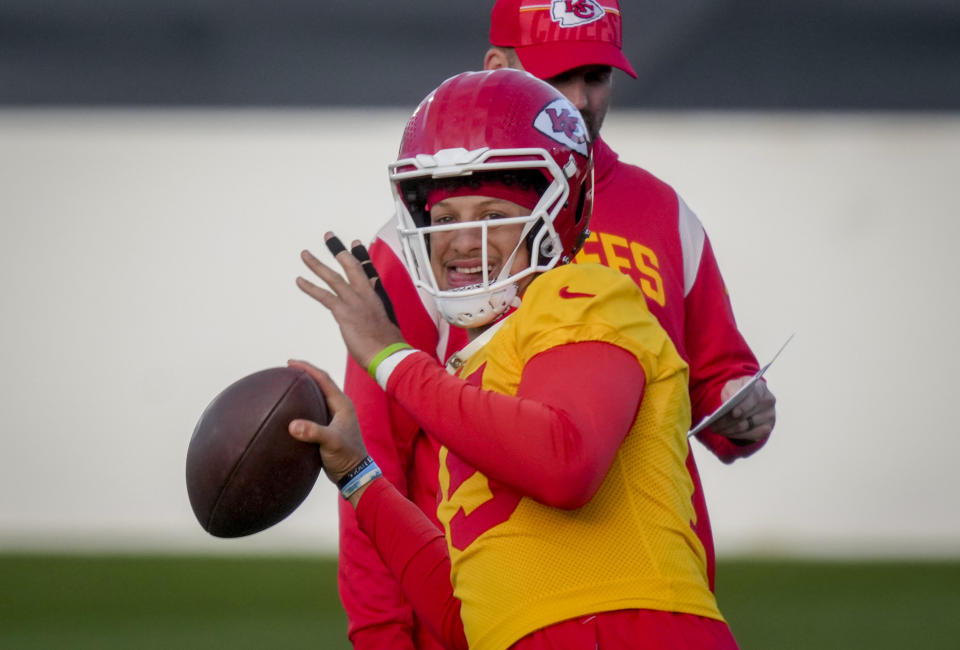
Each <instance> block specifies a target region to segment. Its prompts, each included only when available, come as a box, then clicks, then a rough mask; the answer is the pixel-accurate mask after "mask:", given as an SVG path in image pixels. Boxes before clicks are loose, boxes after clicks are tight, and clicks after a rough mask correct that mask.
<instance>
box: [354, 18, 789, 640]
mask: <svg viewBox="0 0 960 650" xmlns="http://www.w3.org/2000/svg"><path fill="white" fill-rule="evenodd" d="M621 34H622V30H621V20H620V5H619V3H618V2H617V1H616V0H597V1H596V2H594V1H592V0H591V1H586V0H584V1H580V0H577V1H574V2H569V1H567V0H554V1H552V2H544V1H542V0H498V1H497V2H496V3H495V4H494V7H493V11H492V14H491V24H490V43H491V47H490V49H489V50H488V51H487V52H486V54H485V57H484V67H485V68H487V69H493V68H500V67H513V68H523V69H526V70H527V71H528V72H530V73H532V74H533V75H534V76H536V77H538V78H541V79H545V80H546V81H548V82H549V83H550V84H551V85H553V86H554V87H556V88H557V89H558V90H560V91H561V92H562V93H563V94H564V95H565V96H566V97H567V98H568V99H569V100H570V101H571V102H572V103H573V104H574V105H575V106H576V107H577V108H578V109H580V111H581V113H582V114H583V116H584V118H585V121H586V123H587V129H588V131H589V132H590V133H591V134H592V135H593V136H595V137H594V151H593V157H594V167H595V174H596V184H595V194H596V196H595V207H594V213H593V218H592V222H591V227H590V230H591V234H590V236H589V238H588V240H587V242H586V243H585V245H584V247H583V248H582V249H581V250H580V252H579V253H578V254H577V257H576V260H575V261H577V262H599V263H601V264H605V265H607V266H610V267H612V268H615V269H617V270H619V271H621V272H622V273H624V274H625V275H627V276H628V277H630V278H631V279H632V280H633V281H634V282H635V283H636V284H637V286H638V287H640V289H641V292H642V294H643V296H644V299H645V301H646V304H647V307H648V308H649V310H650V311H651V312H652V313H653V314H654V315H655V316H656V317H657V319H658V320H659V321H660V323H661V324H662V325H663V327H664V329H665V330H666V331H667V333H668V335H669V336H670V339H671V340H672V342H673V344H674V346H675V347H676V348H677V351H678V352H679V353H680V356H681V357H683V358H684V359H685V360H686V361H687V363H688V364H689V367H690V396H691V403H692V408H693V415H694V418H693V420H694V422H698V421H699V420H700V419H701V418H702V417H703V416H705V415H706V414H708V413H710V412H712V411H713V410H714V409H715V408H716V407H717V406H719V404H720V403H721V402H722V401H723V400H724V399H725V398H726V397H728V396H729V395H731V394H733V393H734V392H735V391H736V390H737V389H738V388H739V387H740V386H741V385H742V384H743V383H744V382H745V381H746V380H747V378H749V376H751V375H752V374H753V373H754V372H756V370H757V369H758V364H757V362H756V359H755V357H754V355H753V353H752V352H751V351H750V349H749V347H748V346H747V344H746V342H745V340H744V338H743V336H742V335H741V334H740V332H739V330H738V328H737V326H736V322H735V320H734V317H733V310H732V309H731V306H730V300H729V298H728V295H727V290H726V287H725V285H724V282H723V278H722V276H721V274H720V271H719V267H718V265H717V261H716V258H715V257H714V253H713V248H712V246H711V243H710V240H709V238H708V237H707V234H706V232H705V231H704V228H703V226H702V225H701V223H700V221H699V220H698V219H697V217H696V216H695V215H694V213H693V212H692V211H691V210H690V208H689V207H688V206H687V205H686V203H685V202H684V201H683V199H682V198H681V197H680V196H679V195H678V194H677V192H676V191H674V189H673V188H672V187H670V186H669V185H667V184H666V183H664V182H662V181H660V180H659V179H657V178H656V177H654V176H653V175H652V174H650V173H649V172H647V171H645V170H643V169H641V168H639V167H636V166H633V165H629V164H626V163H624V162H623V161H621V160H620V159H619V158H618V156H617V154H616V153H615V152H614V151H613V150H612V149H611V148H610V146H609V145H608V144H607V143H606V142H605V141H604V140H602V139H599V138H597V137H596V136H598V134H599V133H600V130H601V127H602V124H603V121H604V117H605V116H606V112H607V108H608V105H609V102H610V97H611V92H612V73H613V69H619V70H622V71H623V72H625V73H626V74H628V75H630V76H636V75H635V72H634V70H633V68H632V66H631V65H630V62H629V61H628V60H627V58H626V56H624V53H623V51H622V49H621V44H622V42H621ZM370 255H371V257H372V258H373V262H374V264H375V265H376V268H377V269H378V270H379V272H380V275H381V277H382V281H383V286H384V287H386V290H387V292H388V293H389V294H390V296H391V297H392V300H393V305H394V309H395V310H396V317H397V319H398V322H399V325H400V328H401V330H402V331H403V334H404V337H405V338H406V340H407V341H408V342H409V343H410V344H412V345H413V346H414V347H416V348H418V349H420V350H424V351H427V352H429V353H431V354H434V355H435V356H436V357H437V358H438V359H440V360H443V361H445V360H446V359H447V358H449V356H450V355H451V354H452V353H453V352H455V351H456V350H458V349H460V347H462V346H463V345H464V343H465V342H466V336H465V334H464V331H463V330H461V329H459V328H456V327H450V326H449V324H448V323H447V322H446V321H445V320H444V319H442V318H441V317H440V316H439V313H438V310H437V306H436V305H435V303H434V300H433V298H432V297H431V295H430V294H429V292H427V291H424V290H423V289H418V288H417V287H416V286H415V285H414V283H413V282H412V281H411V279H410V276H409V274H408V273H407V270H406V268H405V266H404V265H403V264H402V262H401V259H402V252H401V243H400V239H399V237H398V236H397V230H396V223H395V221H391V222H390V223H388V224H387V225H386V226H385V227H384V228H383V230H382V231H381V232H380V234H379V236H378V237H377V239H376V240H375V241H374V242H373V243H372V245H371V247H370ZM345 390H346V392H347V394H348V395H350V397H351V398H352V400H353V402H354V404H355V405H356V406H357V411H358V415H359V418H360V421H361V425H362V426H363V430H364V432H365V436H366V441H367V445H368V448H369V451H370V453H371V455H372V456H373V457H374V458H376V459H377V462H378V463H379V465H380V467H381V469H382V470H383V472H384V474H385V475H386V476H387V477H388V478H389V479H390V480H391V482H393V484H394V485H395V486H396V487H397V488H398V489H399V490H400V491H401V492H402V493H403V494H405V495H407V496H408V497H409V498H410V499H412V500H413V501H414V502H416V503H417V504H418V505H419V506H420V507H421V509H422V510H423V511H424V512H426V513H427V514H428V515H430V516H431V517H433V516H435V514H434V511H435V505H436V498H437V496H436V495H437V461H436V453H435V449H434V447H433V444H432V443H431V441H430V439H429V437H428V436H427V435H426V434H425V433H424V432H423V431H422V430H421V429H420V428H419V427H418V426H417V424H416V422H415V421H413V420H412V419H411V418H410V417H409V416H408V414H407V413H406V411H405V410H404V409H403V408H401V407H399V406H398V405H397V404H396V402H395V401H393V400H392V399H391V398H390V397H389V396H388V395H386V394H385V393H384V392H383V391H382V390H381V389H380V387H379V386H377V384H376V382H374V381H373V380H372V379H370V377H368V376H367V373H366V371H365V370H364V369H363V368H361V367H360V366H359V365H358V364H356V363H355V362H353V361H352V360H348V362H347V372H346V380H345ZM774 416H775V412H774V398H773V395H772V394H771V393H770V391H769V390H768V389H767V388H766V385H765V383H764V382H758V383H757V384H756V385H755V387H754V392H752V393H751V394H750V396H749V397H748V398H747V399H746V400H745V401H744V402H743V403H742V405H741V406H740V407H738V408H737V409H735V410H734V411H733V412H732V413H731V414H730V416H729V417H727V418H725V419H724V420H723V421H722V422H719V423H717V424H716V425H714V426H713V427H712V428H709V429H707V430H705V431H703V432H701V433H700V434H699V435H698V436H697V438H698V439H699V440H700V442H701V443H702V444H704V445H705V446H706V447H707V448H709V449H710V450H711V451H712V452H713V453H715V454H716V455H717V456H718V457H719V458H720V459H721V460H723V461H724V462H728V463H729V462H733V461H734V460H735V459H737V458H742V457H746V456H749V455H750V454H752V453H754V452H755V451H757V450H758V449H759V448H760V447H761V446H763V445H764V443H765V442H766V440H767V438H768V436H769V434H770V432H771V431H772V428H773V425H774ZM686 462H687V470H688V472H689V474H690V478H691V480H692V481H693V484H694V492H693V497H692V498H693V504H694V510H695V517H694V518H693V519H692V521H691V525H692V526H693V527H694V530H695V531H696V532H697V535H698V537H699V538H700V541H701V543H702V544H703V546H704V548H705V549H706V554H707V570H708V575H709V576H710V580H711V585H712V582H713V573H714V550H713V536H712V532H711V528H710V519H709V516H708V512H707V507H706V502H705V500H704V496H703V492H702V490H701V489H700V479H699V474H698V471H697V467H696V463H695V461H694V456H693V454H692V453H689V454H688V455H687V458H686ZM438 525H439V522H438ZM339 584H340V596H341V600H342V601H343V604H344V608H345V609H346V611H347V614H348V617H349V620H350V627H349V634H350V639H351V640H352V641H353V643H354V646H355V647H356V648H358V650H379V649H383V650H397V649H407V650H409V649H411V648H417V649H418V650H429V649H430V648H434V647H435V644H434V643H433V642H432V640H431V638H430V636H429V635H428V634H426V633H425V632H423V631H422V630H420V629H419V626H418V624H417V620H416V617H414V616H413V614H412V612H411V610H410V607H409V606H408V605H407V603H405V602H404V599H403V596H402V594H401V593H400V590H399V587H398V586H397V585H396V583H395V582H394V580H393V579H392V577H391V575H390V572H389V571H387V569H386V567H384V566H383V564H382V563H381V562H380V560H379V557H378V556H377V553H376V552H375V550H374V549H373V548H372V547H371V545H370V542H369V540H368V539H367V536H366V535H364V534H363V533H362V532H361V531H359V530H358V528H357V525H356V521H355V520H354V513H353V509H352V508H349V507H347V506H346V504H341V512H340V562H339Z"/></svg>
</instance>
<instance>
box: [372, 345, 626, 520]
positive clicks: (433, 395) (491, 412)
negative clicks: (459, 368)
mask: <svg viewBox="0 0 960 650" xmlns="http://www.w3.org/2000/svg"><path fill="white" fill-rule="evenodd" d="M644 380H645V376H644V372H643V368H642V367H641V365H640V363H639V362H638V361H637V359H636V357H634V355H633V354H632V353H630V352H628V351H626V350H624V349H622V348H619V347H616V346H614V345H611V344H609V343H601V342H595V341H586V342H580V343H572V344H567V345H563V346H558V347H555V348H551V349H550V350H547V351H545V352H542V353H540V354H538V355H536V356H535V357H534V358H533V359H531V360H530V361H529V362H528V363H527V365H526V367H525V368H524V370H523V375H522V377H521V381H520V386H519V388H518V391H517V396H516V397H514V396H511V395H503V394H501V393H496V392H493V391H489V390H483V389H481V388H479V387H477V386H474V385H472V384H470V383H468V382H465V381H463V380H462V379H459V378H457V377H453V376H451V375H450V374H448V373H447V372H446V370H445V369H444V368H443V367H442V366H441V365H439V364H438V363H437V361H436V360H435V359H433V358H431V357H430V355H428V354H425V353H421V352H418V353H415V354H412V355H410V356H409V357H408V358H407V359H404V360H403V361H402V362H401V363H400V365H399V366H398V367H397V369H396V370H395V371H394V373H393V375H391V377H390V380H389V382H388V384H387V392H388V393H389V394H390V395H391V396H392V397H393V398H394V399H396V400H397V401H398V402H399V403H400V404H401V405H402V406H404V407H405V408H406V409H407V411H409V412H410V414H411V415H412V416H413V417H414V419H416V420H417V421H418V422H419V424H420V426H421V427H422V428H423V429H424V430H425V431H427V432H429V433H430V435H432V436H433V437H434V438H436V439H437V440H438V441H439V442H440V443H442V444H443V445H445V446H447V447H448V448H449V449H450V450H451V451H453V452H454V453H455V454H456V455H457V456H459V457H460V458H461V459H462V460H464V461H465V462H466V463H467V464H469V465H470V466H472V467H474V468H476V469H478V470H479V471H481V472H482V473H483V474H485V475H486V476H487V477H488V478H491V479H493V480H495V481H498V482H500V483H503V484H505V485H507V486H509V487H511V488H512V489H514V490H516V491H517V492H519V493H521V494H523V495H524V496H529V497H531V498H533V499H536V500H537V501H540V502H541V503H544V504H546V505H549V506H553V507H556V508H570V509H572V508H579V507H581V506H582V505H584V504H585V503H587V502H588V501H589V500H590V498H591V497H592V496H593V495H594V493H595V492H596V491H597V489H598V488H599V487H600V483H601V482H602V481H603V477H604V476H606V473H607V470H608V469H609V468H610V465H611V463H612V462H613V457H614V455H615V454H616V452H617V449H618V448H619V447H620V443H621V442H623V439H624V437H625V436H626V434H627V432H628V431H629V429H630V425H631V424H632V423H633V420H634V418H635V417H636V414H637V408H638V407H639V405H640V400H641V398H642V397H643V389H644Z"/></svg>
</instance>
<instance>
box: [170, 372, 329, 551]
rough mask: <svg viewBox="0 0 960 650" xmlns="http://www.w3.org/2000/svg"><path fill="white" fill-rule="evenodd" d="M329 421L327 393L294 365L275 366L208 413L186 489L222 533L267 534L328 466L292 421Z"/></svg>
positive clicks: (190, 458)
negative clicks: (291, 427) (292, 430)
mask: <svg viewBox="0 0 960 650" xmlns="http://www.w3.org/2000/svg"><path fill="white" fill-rule="evenodd" d="M298 418H305V419H308V420H313V421H314V422H319V423H320V424H328V423H329V416H328V413H327V404H326V401H325V400H324V398H323V393H321V392H320V388H319V387H318V386H317V384H316V382H315V381H314V380H313V378H311V377H310V375H308V374H307V373H305V372H303V371H302V370H298V369H295V368H269V369H267V370H261V371H260V372H255V373H253V374H252V375H248V376H246V377H244V378H243V379H240V380H239V381H236V382H234V383H233V384H231V385H230V386H228V387H227V388H226V389H224V391H223V392H222V393H220V394H219V395H217V396H216V397H215V398H214V399H213V401H212V402H210V405H209V406H208V407H207V408H206V410H204V412H203V415H201V416H200V421H199V422H198V423H197V427H196V429H194V431H193V436H192V437H191V438H190V446H189V448H188V449H187V494H188V495H189V496H190V505H191V506H192V507H193V512H194V514H195V515H196V516H197V520H198V521H199V522H200V525H201V526H203V528H204V530H206V531H207V532H208V533H210V534H211V535H215V536H217V537H242V536H243V535H250V534H253V533H257V532H260V531H262V530H264V529H266V528H269V527H270V526H273V525H274V524H276V523H277V522H279V521H281V520H282V519H284V518H285V517H286V516H287V515H289V514H290V513H291V512H293V511H294V510H296V508H297V506H299V505H300V504H301V503H302V502H303V500H304V499H305V498H306V497H307V495H308V494H309V493H310V490H311V489H312V488H313V486H314V484H315V483H316V481H317V476H318V475H319V473H320V470H321V469H322V465H321V462H320V452H319V449H318V448H317V447H316V445H312V444H307V443H304V442H300V441H299V440H296V439H295V438H293V437H292V436H290V434H289V433H287V425H288V424H289V423H290V421H291V420H296V419H298Z"/></svg>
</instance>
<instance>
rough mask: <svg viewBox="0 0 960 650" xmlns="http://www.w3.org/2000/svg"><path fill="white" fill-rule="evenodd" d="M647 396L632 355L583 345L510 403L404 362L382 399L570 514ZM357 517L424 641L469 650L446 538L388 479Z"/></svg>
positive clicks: (524, 382)
mask: <svg viewBox="0 0 960 650" xmlns="http://www.w3.org/2000/svg"><path fill="white" fill-rule="evenodd" d="M644 386H645V375H644V372H643V368H642V367H641V366H640V363H639V362H638V361H637V359H636V357H634V356H633V354H631V353H629V352H627V351H626V350H623V349H622V348H618V347H616V346H613V345H610V344H607V343H599V342H592V341H588V342H581V343H572V344H568V345H564V346H559V347H555V348H551V349H550V350H547V351H546V352H543V353H541V354H539V355H537V356H536V357H534V358H533V359H531V360H530V362H529V363H528V364H527V365H526V367H525V368H524V370H523V375H522V378H521V381H520V386H519V388H518V391H517V396H515V397H514V396H510V395H503V394H500V393H495V392H492V391H488V390H483V389H481V388H479V387H477V386H474V385H471V384H469V383H467V382H465V381H463V380H462V379H459V378H456V377H453V376H451V375H449V374H448V373H447V372H446V370H444V368H443V367H442V366H440V365H439V364H438V363H437V362H436V360H435V359H433V358H431V357H430V356H429V355H427V354H424V353H417V354H413V355H411V356H410V357H408V358H407V359H405V360H404V361H403V362H402V363H401V364H400V365H399V366H398V367H397V369H396V370H395V371H394V373H393V375H391V377H390V381H389V383H388V387H387V389H388V392H389V393H391V394H392V395H393V397H394V398H395V399H396V400H397V401H398V402H399V403H401V404H403V405H404V406H405V407H406V408H407V409H408V410H409V411H410V413H411V414H412V415H413V416H414V418H415V419H417V420H418V421H419V422H420V425H421V426H422V427H423V428H424V429H425V430H427V431H430V432H431V433H432V434H434V435H435V436H436V438H437V439H438V440H439V441H440V442H442V443H443V444H444V445H446V446H447V447H449V448H450V449H451V450H452V451H453V452H454V453H456V454H458V455H459V456H460V457H461V458H462V459H463V460H465V461H466V462H468V463H469V464H471V465H472V466H473V467H475V468H477V469H478V470H480V471H482V472H483V473H484V474H485V475H486V476H488V477H489V478H492V479H494V480H497V481H500V482H502V483H504V484H505V485H508V486H510V487H511V488H513V489H515V490H517V491H518V492H520V493H521V494H524V495H525V496H529V497H531V498H534V499H537V500H538V501H541V502H543V503H545V504H547V505H552V506H555V507H564V508H576V507H579V506H581V505H583V504H585V503H586V502H587V501H589V499H590V497H592V496H593V494H594V493H595V492H596V490H597V489H598V488H599V486H600V483H601V482H602V481H603V477H604V476H605V475H606V473H607V471H608V469H609V467H610V464H611V463H612V462H613V457H614V455H615V454H616V452H617V449H618V448H619V446H620V444H621V443H622V442H623V439H624V437H625V436H626V434H627V432H628V431H629V429H630V425H631V424H632V422H633V420H634V418H635V417H636V412H637V409H638V407H639V405H640V401H641V399H642V397H643V391H644ZM356 515H357V523H358V525H359V526H360V528H361V530H363V531H364V533H366V534H367V536H368V537H369V538H370V539H371V541H372V542H373V544H374V546H375V547H376V549H377V552H378V553H379V554H380V557H381V559H383V561H384V564H386V566H387V567H389V568H390V571H391V573H392V574H393V575H394V576H395V577H396V578H397V580H398V581H399V582H400V585H401V588H402V589H403V592H404V595H405V596H406V597H407V599H408V600H409V602H410V603H411V605H412V606H413V608H414V611H415V612H416V614H417V616H418V617H419V618H420V619H421V620H422V621H423V623H424V624H425V625H426V626H427V628H428V629H429V630H430V632H431V633H432V634H434V635H435V636H436V637H437V638H438V639H439V640H441V641H442V642H443V643H444V645H445V646H446V647H448V648H453V649H460V648H466V647H467V643H466V638H465V637H464V634H463V623H462V621H461V619H460V602H459V601H458V600H457V599H456V598H455V597H454V596H453V586H452V585H451V583H450V556H449V554H448V552H447V546H446V543H445V541H444V539H443V534H442V533H441V532H440V531H438V530H437V528H436V526H435V525H434V524H433V522H431V521H430V519H429V518H428V517H427V516H426V515H424V513H423V512H421V511H420V509H419V508H418V507H417V506H416V505H415V504H413V503H412V502H411V501H409V500H407V499H406V498H404V497H403V495H401V494H400V493H399V492H397V491H396V489H394V488H393V487H392V486H391V485H390V484H389V482H388V481H385V480H378V481H375V482H374V483H373V484H371V485H370V486H369V487H368V488H367V490H366V492H365V493H364V494H363V496H362V497H361V499H360V502H359V504H358V505H357V510H356Z"/></svg>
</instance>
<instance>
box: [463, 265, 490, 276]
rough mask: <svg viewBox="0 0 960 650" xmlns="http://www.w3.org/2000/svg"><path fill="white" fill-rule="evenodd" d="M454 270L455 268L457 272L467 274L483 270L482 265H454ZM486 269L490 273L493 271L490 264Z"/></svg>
mask: <svg viewBox="0 0 960 650" xmlns="http://www.w3.org/2000/svg"><path fill="white" fill-rule="evenodd" d="M454 270H455V271H456V272H457V273H467V274H468V273H482V272H483V267H482V266H455V267H454ZM487 270H488V271H489V272H490V273H492V272H493V267H492V266H491V267H489V268H488V269H487Z"/></svg>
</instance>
